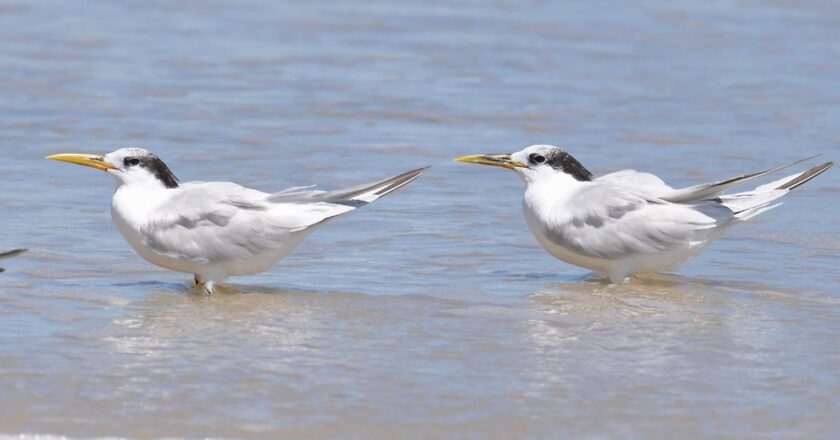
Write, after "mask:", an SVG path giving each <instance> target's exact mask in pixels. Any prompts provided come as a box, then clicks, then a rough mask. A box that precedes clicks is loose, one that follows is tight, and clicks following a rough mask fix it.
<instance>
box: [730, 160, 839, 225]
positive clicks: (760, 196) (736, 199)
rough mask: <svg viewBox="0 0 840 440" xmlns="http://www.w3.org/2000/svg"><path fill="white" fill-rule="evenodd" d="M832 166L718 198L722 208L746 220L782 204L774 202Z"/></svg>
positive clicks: (823, 166) (820, 167)
mask: <svg viewBox="0 0 840 440" xmlns="http://www.w3.org/2000/svg"><path fill="white" fill-rule="evenodd" d="M832 165H834V163H833V162H826V163H824V164H822V165H817V166H815V167H813V168H811V169H809V170H807V171H804V172H801V173H797V174H792V175H790V176H787V177H783V178H781V179H779V180H775V181H773V182H770V183H767V184H764V185H761V186H759V187H757V188H755V189H754V190H752V191H745V192H742V193H736V194H729V195H724V196H720V197H719V198H720V201H721V203H723V205H724V206H726V207H727V208H729V209H731V210H732V211H733V212H734V213H735V217H736V218H738V219H740V220H747V219H750V218H752V217H755V216H756V215H758V214H761V213H762V212H764V211H767V210H769V209H773V208H775V207H777V206H779V205H781V204H782V202H775V201H776V200H777V199H779V198H781V197H783V196H784V195H786V194H787V193H789V192H791V191H792V190H794V189H796V188H798V187H800V186H802V185H803V184H805V183H806V182H809V181H810V180H811V179H813V178H814V177H817V176H819V175H820V174H822V173H824V172H825V171H826V170H828V169H829V168H831V166H832ZM774 202H775V203H774Z"/></svg>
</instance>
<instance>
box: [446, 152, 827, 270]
mask: <svg viewBox="0 0 840 440" xmlns="http://www.w3.org/2000/svg"><path fill="white" fill-rule="evenodd" d="M814 157H816V156H814ZM810 159H813V157H810V158H807V159H802V160H799V161H796V162H794V163H791V164H788V165H784V166H781V167H777V168H773V169H769V170H765V171H760V172H757V173H752V174H746V175H743V176H739V177H734V178H731V179H726V180H721V181H718V182H712V183H706V184H702V185H696V186H691V187H688V188H681V189H674V188H672V187H671V186H669V185H667V184H666V183H665V182H663V181H662V179H660V178H659V177H657V176H655V175H653V174H649V173H643V172H638V171H635V170H623V171H618V172H614V173H610V174H605V175H603V176H600V177H597V178H596V177H594V176H593V175H592V173H591V172H589V170H587V169H586V168H585V167H584V166H583V165H582V164H581V163H580V162H578V161H577V160H576V159H575V158H574V157H572V155H570V154H569V153H567V152H566V151H563V150H561V149H560V148H557V147H554V146H551V145H532V146H530V147H527V148H525V149H523V150H521V151H519V152H516V153H513V154H494V155H476V156H463V157H459V158H457V159H455V160H456V161H458V162H467V163H476V164H482V165H491V166H497V167H502V168H508V169H511V170H514V171H516V172H517V173H518V174H519V176H520V177H522V179H523V180H524V181H525V184H526V190H525V195H524V198H523V202H522V206H523V210H524V212H525V220H526V223H527V224H528V228H529V229H530V230H531V233H532V234H533V235H534V236H535V237H536V239H537V241H538V242H539V243H540V245H542V247H543V248H545V250H546V251H548V253H549V254H551V255H552V256H554V257H556V258H558V259H560V260H563V261H565V262H567V263H570V264H573V265H575V266H579V267H583V268H586V269H589V270H591V271H594V272H596V273H598V274H601V275H602V276H606V277H607V278H608V279H609V281H610V282H611V283H621V282H623V281H625V280H626V279H628V277H630V276H632V275H644V274H646V273H653V272H660V271H671V270H674V269H676V268H677V267H679V266H680V265H681V264H682V263H684V262H686V261H687V260H688V259H690V258H691V257H693V256H695V255H697V254H698V253H699V252H700V251H702V250H703V249H704V248H705V247H706V246H708V245H709V243H711V242H712V241H714V240H715V239H717V238H718V237H720V236H721V234H723V233H724V232H725V231H726V230H727V229H729V228H730V227H732V226H733V225H735V224H737V223H741V222H743V221H746V220H749V219H750V218H752V217H755V216H756V215H758V214H761V213H762V212H764V211H767V210H769V209H772V208H775V207H777V206H779V205H780V204H781V202H778V201H777V199H779V198H780V197H782V196H784V195H786V194H787V193H788V192H790V191H791V190H793V189H795V188H797V187H799V186H800V185H802V184H804V183H806V182H808V181H809V180H811V179H813V178H814V177H816V176H818V175H820V174H822V173H823V172H825V171H826V170H827V169H829V168H831V166H832V162H826V163H824V164H822V165H819V166H816V167H813V168H811V169H809V170H807V171H804V172H801V173H797V174H793V175H790V176H787V177H784V178H782V179H779V180H776V181H774V182H771V183H768V184H765V185H761V186H758V187H757V188H755V189H753V190H751V191H746V192H740V193H735V194H728V195H724V194H723V192H725V191H727V190H729V189H731V188H734V187H736V186H738V185H742V184H745V183H747V182H750V181H752V180H755V179H757V178H760V177H763V176H766V175H768V174H771V173H775V172H777V171H781V170H783V169H785V168H788V167H791V166H793V165H797V164H799V163H801V162H804V161H806V160H810Z"/></svg>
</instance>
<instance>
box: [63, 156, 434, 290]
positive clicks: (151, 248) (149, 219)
mask: <svg viewBox="0 0 840 440" xmlns="http://www.w3.org/2000/svg"><path fill="white" fill-rule="evenodd" d="M47 158H48V159H53V160H59V161H64V162H70V163H75V164H79V165H85V166H89V167H93V168H96V169H99V170H103V171H106V172H107V173H109V174H111V175H112V176H114V177H115V178H116V183H117V189H116V192H114V196H113V199H112V201H111V218H112V219H113V221H114V224H116V226H117V229H119V231H120V233H121V234H122V236H123V237H125V239H126V241H128V243H129V244H130V245H131V247H132V248H134V250H135V251H136V252H137V253H138V254H140V256H142V257H143V258H145V259H146V260H148V261H149V262H150V263H152V264H156V265H158V266H161V267H164V268H167V269H170V270H174V271H177V272H186V273H192V274H194V275H195V283H196V285H199V286H200V287H202V288H203V289H204V292H205V293H206V294H210V293H212V291H213V287H214V283H216V282H219V281H222V280H224V279H225V278H227V277H229V276H234V275H250V274H255V273H258V272H263V271H265V270H268V269H269V268H270V267H271V266H273V265H274V264H275V263H276V262H277V261H278V260H280V259H281V258H283V257H285V256H287V255H289V254H290V253H291V252H292V251H293V250H294V249H295V248H296V247H297V246H298V244H300V242H301V241H302V240H303V239H304V238H305V237H306V236H308V235H309V234H311V233H312V232H313V231H314V230H315V229H317V228H318V227H319V226H321V225H323V224H324V223H325V222H327V221H328V220H330V219H332V218H334V217H336V216H338V215H341V214H344V213H347V212H350V211H353V210H355V209H356V208H358V207H360V206H363V205H367V204H368V203H371V202H373V201H374V200H376V199H378V198H380V197H382V196H384V195H387V194H390V193H391V192H393V191H396V190H398V189H400V188H402V187H403V186H405V185H407V184H408V183H410V182H411V181H413V180H414V179H416V178H418V177H419V176H420V175H421V174H422V173H423V171H424V170H425V169H426V168H420V169H417V170H413V171H408V172H406V173H403V174H400V175H398V176H395V177H391V178H388V179H385V180H381V181H379V182H376V183H372V184H368V185H360V186H356V187H352V188H346V189H342V190H337V191H329V192H326V191H318V190H312V189H307V188H305V187H296V188H289V189H287V190H284V191H280V192H277V193H265V192H262V191H258V190H255V189H250V188H245V187H243V186H240V185H237V184H235V183H231V182H188V183H183V184H180V183H179V182H178V179H177V178H176V177H175V175H174V174H172V172H171V171H170V170H169V167H167V166H166V164H164V163H163V161H162V160H160V159H159V158H158V157H157V156H155V155H154V154H152V153H150V152H148V151H146V150H143V149H140V148H123V149H120V150H117V151H114V152H112V153H109V154H106V155H98V154H57V155H54V156H48V157H47Z"/></svg>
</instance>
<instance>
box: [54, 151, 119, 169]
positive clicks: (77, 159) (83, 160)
mask: <svg viewBox="0 0 840 440" xmlns="http://www.w3.org/2000/svg"><path fill="white" fill-rule="evenodd" d="M47 159H52V160H59V161H62V162H70V163H74V164H76V165H84V166H86V167H91V168H96V169H97V170H102V171H108V170H115V169H117V167H115V166H113V165H111V164H109V163H107V162H105V156H103V155H101V154H54V155H52V156H47Z"/></svg>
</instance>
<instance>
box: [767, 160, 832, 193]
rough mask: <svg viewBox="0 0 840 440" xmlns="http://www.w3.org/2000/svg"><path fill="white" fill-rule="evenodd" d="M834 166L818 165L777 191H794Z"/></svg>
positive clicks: (830, 163)
mask: <svg viewBox="0 0 840 440" xmlns="http://www.w3.org/2000/svg"><path fill="white" fill-rule="evenodd" d="M832 166H834V162H826V163H824V164H822V165H817V166H815V167H814V168H811V169H810V170H808V171H805V172H804V173H802V174H800V175H799V176H797V177H796V178H795V179H793V180H791V181H790V182H787V183H785V184H784V185H782V186H780V187H778V188H777V189H786V190H789V191H791V190H794V189H796V188H798V187H800V186H802V185H803V184H805V183H807V182H809V181H810V180H811V179H813V178H814V177H817V176H819V175H820V174H822V173H824V172H826V171H827V170H828V169H829V168H831V167H832Z"/></svg>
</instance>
